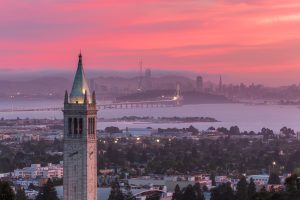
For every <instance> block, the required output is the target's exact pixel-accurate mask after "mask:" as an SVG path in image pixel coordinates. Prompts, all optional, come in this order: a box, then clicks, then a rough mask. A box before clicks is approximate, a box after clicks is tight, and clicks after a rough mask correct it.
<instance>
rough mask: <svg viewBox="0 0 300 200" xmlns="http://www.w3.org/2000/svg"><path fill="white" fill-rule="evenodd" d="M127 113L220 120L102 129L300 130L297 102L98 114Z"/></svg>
mask: <svg viewBox="0 0 300 200" xmlns="http://www.w3.org/2000/svg"><path fill="white" fill-rule="evenodd" d="M59 106H61V107H62V106H63V102H62V101H59V100H30V101H29V100H26V101H24V100H14V101H13V102H12V101H8V100H1V101H0V109H3V108H12V107H13V108H42V107H59ZM123 116H139V117H145V116H153V117H174V116H179V117H213V118H215V119H217V120H218V121H220V122H212V123H210V122H209V123H207V122H205V123H158V124H153V123H132V122H130V123H129V122H118V123H116V122H112V123H110V122H101V123H98V129H104V128H105V127H107V126H118V127H119V128H126V127H129V128H145V127H152V128H175V127H176V128H184V127H188V126H190V125H193V126H195V127H196V128H198V129H199V130H206V129H207V128H209V127H210V126H214V127H216V128H217V127H227V128H229V127H230V126H235V125H237V126H238V127H239V128H240V129H241V130H246V131H251V130H252V131H260V130H261V129H262V128H263V127H265V128H270V129H272V130H274V131H275V132H279V130H280V128H282V127H284V126H286V127H289V128H292V129H294V130H295V131H300V124H299V119H300V109H299V108H298V107H297V106H283V105H246V104H199V105H184V106H181V107H169V108H143V109H111V110H110V109H107V110H100V112H98V118H119V117H123ZM0 117H4V118H5V119H15V118H17V117H20V118H49V119H54V118H57V119H62V117H63V115H62V112H61V111H47V112H46V111H45V112H6V113H0Z"/></svg>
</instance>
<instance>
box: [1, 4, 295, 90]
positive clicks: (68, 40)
mask: <svg viewBox="0 0 300 200" xmlns="http://www.w3.org/2000/svg"><path fill="white" fill-rule="evenodd" d="M0 27H1V29H0V69H1V70H2V72H3V71H14V70H17V71H22V70H24V71H25V70H26V71H28V70H29V71H30V70H31V71H33V70H45V69H47V70H48V69H55V70H57V69H58V70H59V69H74V66H75V65H76V59H77V57H76V56H77V54H78V52H79V50H80V49H82V51H83V55H84V65H85V66H86V68H87V69H99V70H105V69H110V70H127V69H130V70H136V69H137V66H138V59H139V58H140V57H141V58H142V59H143V61H144V65H145V67H150V68H152V69H153V70H155V69H162V70H179V71H180V70H182V71H185V70H188V71H192V72H195V74H215V75H219V74H220V75H223V76H224V77H227V81H228V82H236V81H243V80H245V81H246V82H250V81H253V82H258V83H265V84H269V85H278V84H291V83H299V82H300V1H299V0H223V1H222V0H119V1H117V0H98V1H92V0H6V1H5V0H0Z"/></svg>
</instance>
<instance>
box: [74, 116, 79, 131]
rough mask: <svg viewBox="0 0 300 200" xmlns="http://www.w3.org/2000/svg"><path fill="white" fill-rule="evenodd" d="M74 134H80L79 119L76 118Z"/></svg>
mask: <svg viewBox="0 0 300 200" xmlns="http://www.w3.org/2000/svg"><path fill="white" fill-rule="evenodd" d="M74 134H75V135H76V134H78V122H77V118H74Z"/></svg>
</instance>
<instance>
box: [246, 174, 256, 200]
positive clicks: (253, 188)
mask: <svg viewBox="0 0 300 200" xmlns="http://www.w3.org/2000/svg"><path fill="white" fill-rule="evenodd" d="M255 194H256V185H255V183H254V181H253V179H252V178H251V179H250V183H249V185H248V199H252V198H253V197H254V195H255Z"/></svg>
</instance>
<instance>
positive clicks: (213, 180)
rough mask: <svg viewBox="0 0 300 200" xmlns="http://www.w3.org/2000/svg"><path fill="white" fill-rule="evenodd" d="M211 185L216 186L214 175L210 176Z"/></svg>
mask: <svg viewBox="0 0 300 200" xmlns="http://www.w3.org/2000/svg"><path fill="white" fill-rule="evenodd" d="M210 180H211V185H212V186H216V177H215V174H214V173H211V174H210Z"/></svg>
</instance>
